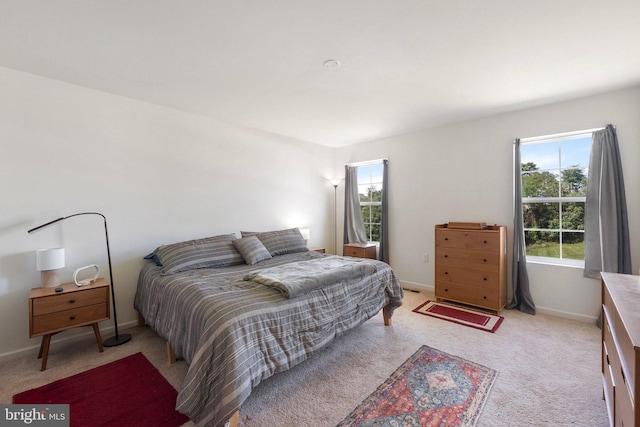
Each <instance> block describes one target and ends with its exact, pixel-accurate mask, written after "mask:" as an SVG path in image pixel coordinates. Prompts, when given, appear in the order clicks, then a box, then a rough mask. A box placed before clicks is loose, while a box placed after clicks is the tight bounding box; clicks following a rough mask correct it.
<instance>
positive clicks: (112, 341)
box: [102, 334, 131, 347]
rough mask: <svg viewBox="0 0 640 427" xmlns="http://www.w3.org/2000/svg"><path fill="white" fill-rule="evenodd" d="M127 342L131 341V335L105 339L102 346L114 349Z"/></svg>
mask: <svg viewBox="0 0 640 427" xmlns="http://www.w3.org/2000/svg"><path fill="white" fill-rule="evenodd" d="M129 341H131V334H120V335H118V336H117V337H111V338H108V339H106V340H105V341H104V342H103V343H102V345H103V346H105V347H116V346H119V345H121V344H124V343H126V342H129Z"/></svg>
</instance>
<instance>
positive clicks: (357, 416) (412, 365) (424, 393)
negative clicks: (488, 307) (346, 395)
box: [336, 345, 498, 427]
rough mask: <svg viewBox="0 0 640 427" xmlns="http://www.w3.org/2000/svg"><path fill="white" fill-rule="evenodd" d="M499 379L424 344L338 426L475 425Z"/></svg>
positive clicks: (474, 365)
mask: <svg viewBox="0 0 640 427" xmlns="http://www.w3.org/2000/svg"><path fill="white" fill-rule="evenodd" d="M497 375H498V373H497V372H496V371H495V370H493V369H489V368H487V367H484V366H482V365H478V364H477V363H473V362H470V361H468V360H465V359H462V358H460V357H457V356H452V355H450V354H447V353H444V352H441V351H439V350H436V349H433V348H430V347H427V346H426V345H423V346H422V347H420V349H419V350H418V351H417V352H415V353H414V354H413V356H411V357H410V358H409V359H408V360H407V361H406V362H404V363H403V364H402V365H401V366H400V367H399V368H398V369H397V370H396V371H395V372H394V373H393V374H391V376H390V377H389V378H387V380H386V381H385V382H384V383H383V384H382V385H380V387H378V389H377V390H376V391H374V392H373V393H372V394H371V395H370V396H369V397H368V398H366V399H365V400H364V401H363V402H362V403H361V404H360V405H358V407H357V408H356V409H355V410H354V411H353V412H352V413H351V414H349V415H348V416H347V417H346V418H345V419H344V420H342V421H341V422H340V423H339V424H338V425H337V426H336V427H347V426H348V427H357V426H361V427H364V426H395V425H398V426H416V427H417V426H421V427H431V426H433V427H435V426H438V427H440V426H447V427H473V426H475V425H476V422H477V421H478V418H479V416H480V413H481V412H482V408H483V407H484V403H485V401H486V399H487V396H488V395H489V391H491V386H492V385H493V383H494V381H495V379H496V376H497Z"/></svg>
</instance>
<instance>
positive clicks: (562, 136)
mask: <svg viewBox="0 0 640 427" xmlns="http://www.w3.org/2000/svg"><path fill="white" fill-rule="evenodd" d="M602 129H605V128H603V127H600V128H593V129H585V130H580V131H574V132H563V133H556V134H551V135H544V136H535V137H529V138H520V143H521V144H525V145H526V144H544V143H546V142H549V140H555V141H563V140H567V139H574V138H575V137H576V136H580V135H588V134H592V135H593V132H597V131H599V130H602ZM514 143H515V142H514ZM566 169H571V168H566ZM520 173H521V174H522V172H520ZM586 201H587V198H586V196H585V197H523V198H522V199H521V201H520V203H521V204H524V203H546V202H548V203H559V202H560V203H563V202H584V203H586ZM523 226H524V224H523ZM524 230H525V231H526V230H535V229H528V228H525V229H524ZM544 230H545V231H546V230H547V229H544ZM549 231H553V230H549ZM557 231H559V232H561V231H567V232H583V233H584V230H567V229H564V230H557ZM526 260H527V263H532V264H542V265H556V266H562V267H572V268H584V260H577V259H569V258H551V257H541V256H533V255H526Z"/></svg>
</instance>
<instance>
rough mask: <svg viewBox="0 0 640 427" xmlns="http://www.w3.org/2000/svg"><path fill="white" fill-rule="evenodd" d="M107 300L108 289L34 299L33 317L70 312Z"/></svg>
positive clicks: (87, 290)
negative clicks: (72, 309) (63, 311)
mask: <svg viewBox="0 0 640 427" xmlns="http://www.w3.org/2000/svg"><path fill="white" fill-rule="evenodd" d="M106 299H107V288H106V287H102V288H96V289H86V290H83V291H81V292H67V293H62V294H60V295H52V296H48V297H44V298H34V299H33V300H32V304H33V313H32V314H33V316H41V315H44V314H48V313H55V312H57V311H62V310H68V309H71V308H74V307H83V306H86V305H93V304H98V303H101V302H105V301H106Z"/></svg>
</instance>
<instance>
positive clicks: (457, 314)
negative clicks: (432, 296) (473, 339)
mask: <svg viewBox="0 0 640 427" xmlns="http://www.w3.org/2000/svg"><path fill="white" fill-rule="evenodd" d="M413 312H415V313H420V314H424V315H425V316H431V317H435V318H438V319H442V320H447V321H449V322H453V323H458V324H460V325H465V326H469V327H471V328H476V329H480V330H483V331H487V332H495V331H496V330H497V329H498V326H500V324H501V323H502V321H503V320H504V318H503V317H502V316H497V315H495V314H489V313H485V312H482V311H479V310H472V309H469V308H466V307H460V306H458V305H453V304H446V303H441V302H434V301H431V300H427V302H425V303H424V304H421V305H420V306H418V307H416V308H414V309H413Z"/></svg>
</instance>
